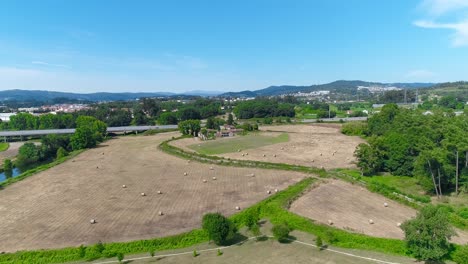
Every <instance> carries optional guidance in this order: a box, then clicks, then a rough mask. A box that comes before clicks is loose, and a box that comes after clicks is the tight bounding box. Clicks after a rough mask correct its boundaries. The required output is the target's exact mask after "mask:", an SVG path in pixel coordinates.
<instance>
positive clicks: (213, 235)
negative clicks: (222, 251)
mask: <svg viewBox="0 0 468 264" xmlns="http://www.w3.org/2000/svg"><path fill="white" fill-rule="evenodd" d="M202 227H203V229H204V230H205V231H206V232H207V233H208V236H209V238H210V240H212V241H213V242H215V243H216V244H217V245H223V244H225V243H226V241H227V240H228V239H229V238H231V237H232V236H233V235H234V234H235V233H236V232H237V230H236V227H235V226H234V225H233V224H232V223H231V222H230V221H229V219H227V218H226V217H224V216H223V215H221V214H220V213H209V214H205V215H204V216H203V219H202Z"/></svg>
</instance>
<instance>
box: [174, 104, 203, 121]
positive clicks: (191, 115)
mask: <svg viewBox="0 0 468 264" xmlns="http://www.w3.org/2000/svg"><path fill="white" fill-rule="evenodd" d="M178 114H179V119H180V120H182V121H185V120H200V119H202V116H201V114H200V111H198V109H197V108H195V107H193V106H188V107H184V108H182V109H181V110H179V112H178Z"/></svg>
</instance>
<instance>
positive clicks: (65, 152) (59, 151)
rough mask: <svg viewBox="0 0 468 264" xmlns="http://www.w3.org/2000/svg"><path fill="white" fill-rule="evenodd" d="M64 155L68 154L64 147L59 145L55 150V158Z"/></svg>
mask: <svg viewBox="0 0 468 264" xmlns="http://www.w3.org/2000/svg"><path fill="white" fill-rule="evenodd" d="M66 156H68V152H67V151H66V150H65V149H64V148H62V147H60V148H59V149H58V150H57V155H56V157H57V159H61V158H63V157H66Z"/></svg>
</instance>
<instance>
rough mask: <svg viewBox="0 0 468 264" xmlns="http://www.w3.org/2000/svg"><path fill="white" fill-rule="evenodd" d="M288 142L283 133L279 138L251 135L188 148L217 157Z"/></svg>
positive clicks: (286, 135) (286, 136) (213, 141)
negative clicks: (217, 155)
mask: <svg viewBox="0 0 468 264" xmlns="http://www.w3.org/2000/svg"><path fill="white" fill-rule="evenodd" d="M287 141H289V135H288V134H287V133H282V134H280V135H278V136H264V135H261V134H250V135H246V136H241V137H235V138H231V139H227V140H212V141H208V142H205V143H203V144H193V145H190V146H188V147H189V148H191V149H193V150H195V151H196V152H198V153H201V154H205V155H216V154H223V153H230V152H237V150H238V149H250V148H259V147H263V146H268V145H272V144H277V143H282V142H287Z"/></svg>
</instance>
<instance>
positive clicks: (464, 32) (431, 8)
mask: <svg viewBox="0 0 468 264" xmlns="http://www.w3.org/2000/svg"><path fill="white" fill-rule="evenodd" d="M421 7H422V8H423V9H424V10H425V11H426V12H427V15H428V16H432V17H431V18H430V19H424V20H418V21H415V22H414V23H413V24H414V25H415V26H417V27H421V28H429V29H449V30H452V31H454V33H453V34H452V45H453V46H455V47H459V46H467V45H468V16H466V15H465V18H464V19H459V20H457V21H454V22H450V23H441V22H437V21H436V20H437V19H439V18H440V17H441V16H444V15H452V14H453V13H458V12H462V11H467V9H468V0H424V1H423V2H422V3H421ZM452 17H453V16H452Z"/></svg>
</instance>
